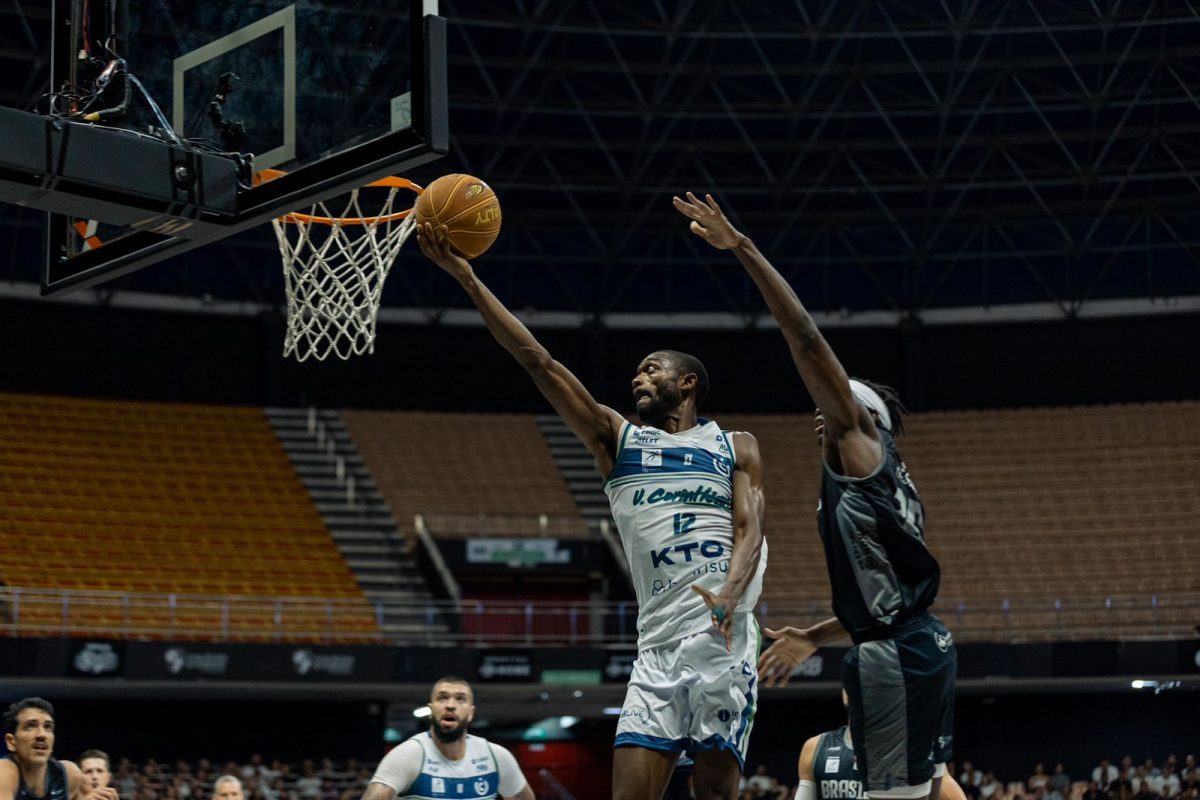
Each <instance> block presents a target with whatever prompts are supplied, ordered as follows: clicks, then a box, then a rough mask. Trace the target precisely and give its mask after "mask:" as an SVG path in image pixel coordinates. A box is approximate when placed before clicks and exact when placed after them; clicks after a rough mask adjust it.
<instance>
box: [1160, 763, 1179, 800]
mask: <svg viewBox="0 0 1200 800" xmlns="http://www.w3.org/2000/svg"><path fill="white" fill-rule="evenodd" d="M1160 780H1161V781H1162V789H1161V790H1160V791H1161V793H1162V796H1163V797H1166V798H1168V800H1170V798H1172V797H1176V796H1177V795H1178V794H1179V792H1180V790H1181V789H1182V788H1183V785H1182V783H1181V782H1180V780H1179V776H1178V775H1176V774H1175V767H1173V766H1172V765H1171V763H1170V761H1168V762H1167V764H1166V766H1164V767H1163V774H1162V776H1161V778H1160Z"/></svg>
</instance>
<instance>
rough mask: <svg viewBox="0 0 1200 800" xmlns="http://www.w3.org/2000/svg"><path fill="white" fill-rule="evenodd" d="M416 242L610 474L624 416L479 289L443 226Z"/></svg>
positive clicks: (425, 229)
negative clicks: (600, 399) (598, 399)
mask: <svg viewBox="0 0 1200 800" xmlns="http://www.w3.org/2000/svg"><path fill="white" fill-rule="evenodd" d="M417 241H418V243H419V244H420V246H421V252H423V253H424V254H425V255H426V257H428V258H429V260H430V261H432V262H433V263H435V264H437V265H438V266H439V267H441V268H442V269H444V270H445V271H446V272H448V273H450V275H451V276H453V277H454V279H455V280H457V281H458V282H459V283H460V284H462V287H463V288H464V289H466V291H467V295H468V296H470V298H471V301H472V302H473V303H475V307H476V308H477V309H479V314H480V316H482V317H483V321H484V323H485V324H486V325H487V328H488V330H489V331H491V333H492V336H494V337H495V339H496V341H497V342H499V343H500V345H501V346H502V347H503V348H504V349H505V350H507V351H508V352H509V353H511V354H512V357H513V358H515V359H516V360H517V362H518V363H519V364H520V365H521V366H522V367H524V368H525V371H526V372H528V373H529V375H530V377H532V378H533V382H534V383H535V384H536V385H537V387H538V389H539V390H540V391H541V393H542V394H543V395H544V396H545V397H546V399H547V400H549V401H550V405H552V406H554V410H555V411H557V412H558V414H559V416H560V417H562V418H563V421H564V422H566V423H567V426H568V427H569V428H570V429H571V431H572V432H574V434H575V435H576V436H578V437H579V439H580V440H581V441H582V442H583V443H584V445H585V446H586V447H587V449H588V450H589V451H590V452H591V454H592V456H593V457H594V458H595V459H596V466H597V467H599V469H600V472H601V473H602V474H604V475H607V474H608V473H610V472H611V471H612V468H613V459H614V458H615V457H616V453H617V439H618V437H619V436H620V434H621V425H622V424H624V422H625V420H624V418H623V417H622V416H621V415H620V414H618V413H617V412H616V411H614V410H612V409H611V408H609V407H608V406H604V405H601V404H600V403H597V402H596V399H595V398H594V397H592V395H591V393H590V392H588V390H587V389H585V388H584V386H583V384H582V383H580V382H579V379H578V378H576V377H575V376H574V375H573V374H572V373H571V371H570V370H568V369H567V368H566V367H565V366H563V365H562V364H561V363H559V362H558V361H556V360H555V359H554V358H552V357H551V355H550V353H549V351H548V350H546V348H545V347H543V346H542V345H541V343H540V342H538V340H537V339H535V338H534V336H533V334H532V333H530V332H529V329H528V328H526V327H525V326H524V325H523V324H522V323H521V321H520V320H519V319H517V318H516V317H515V316H513V314H512V312H511V311H509V310H508V309H507V308H505V307H504V304H503V303H501V302H500V300H499V299H497V298H496V296H495V295H494V294H492V292H491V290H490V289H488V288H487V287H486V286H484V285H483V282H482V281H480V280H479V278H478V277H476V275H475V270H473V269H472V268H471V265H470V263H469V262H467V260H466V259H464V258H462V257H461V256H459V255H457V254H456V253H454V251H452V250H451V249H450V244H449V240H448V238H447V236H446V227H445V226H444V225H443V226H440V227H439V228H438V229H437V230H434V228H433V226H432V225H430V224H428V223H426V224H425V225H424V226H419V227H418V228H417Z"/></svg>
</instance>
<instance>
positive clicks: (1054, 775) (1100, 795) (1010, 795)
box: [947, 755, 1200, 800]
mask: <svg viewBox="0 0 1200 800" xmlns="http://www.w3.org/2000/svg"><path fill="white" fill-rule="evenodd" d="M947 768H948V770H949V771H950V772H951V774H953V775H954V776H955V777H957V778H958V782H959V783H960V784H962V787H963V791H965V792H966V794H967V798H968V800H1200V769H1197V766H1196V756H1194V755H1188V756H1186V757H1185V758H1184V760H1183V762H1182V763H1181V762H1180V761H1179V759H1178V757H1177V756H1175V755H1169V756H1167V757H1166V758H1165V759H1164V760H1163V762H1162V763H1161V765H1159V764H1156V763H1155V762H1154V759H1153V758H1147V759H1146V760H1145V761H1143V762H1142V763H1141V764H1134V762H1133V758H1132V757H1131V756H1128V755H1127V756H1125V757H1124V758H1122V759H1121V762H1120V763H1119V764H1114V763H1112V761H1110V760H1109V759H1107V758H1104V759H1101V760H1100V763H1099V764H1097V765H1096V766H1095V767H1094V768H1092V770H1091V772H1090V773H1088V774H1085V775H1078V776H1074V777H1073V776H1072V775H1071V774H1070V773H1069V772H1068V771H1067V769H1066V767H1065V766H1064V765H1063V764H1062V763H1057V764H1055V765H1054V768H1053V769H1051V770H1050V771H1047V770H1046V766H1045V764H1042V763H1039V764H1035V765H1034V767H1033V773H1032V774H1031V775H1030V776H1029V777H1028V778H1027V779H1025V780H1024V781H1019V780H1004V779H1001V778H998V777H997V776H996V775H994V774H993V773H992V772H989V771H986V770H981V769H978V768H977V767H975V765H974V764H972V763H971V762H970V761H967V760H964V761H963V762H962V764H961V767H958V768H956V767H955V765H954V764H953V763H951V764H949V765H947ZM1006 777H1007V776H1006Z"/></svg>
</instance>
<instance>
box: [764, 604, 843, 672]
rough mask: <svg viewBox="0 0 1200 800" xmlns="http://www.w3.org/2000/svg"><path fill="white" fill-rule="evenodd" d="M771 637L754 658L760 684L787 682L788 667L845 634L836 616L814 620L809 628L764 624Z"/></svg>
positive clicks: (804, 659)
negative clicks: (763, 648)
mask: <svg viewBox="0 0 1200 800" xmlns="http://www.w3.org/2000/svg"><path fill="white" fill-rule="evenodd" d="M763 632H764V633H766V634H767V636H770V637H771V638H772V639H774V640H775V641H774V642H773V643H772V644H771V646H770V647H768V648H767V649H766V650H765V651H763V654H762V655H761V656H759V658H758V679H759V680H760V681H761V682H762V684H763V685H764V686H767V687H771V686H787V685H788V681H789V680H791V677H792V670H794V669H795V668H796V667H797V666H798V665H799V664H800V663H802V662H804V661H806V660H808V659H809V658H810V657H811V656H812V655H813V654H814V653H816V652H817V649H818V648H820V647H821V646H822V645H825V644H828V643H829V642H832V641H834V640H835V639H838V638H840V637H841V636H843V635H845V633H846V629H845V628H843V627H842V623H840V622H838V620H837V617H830V618H829V619H827V620H823V621H821V622H818V623H817V624H816V625H813V626H812V627H811V628H793V627H790V626H789V627H787V628H780V629H779V630H777V631H774V630H771V629H770V628H765V629H764V630H763Z"/></svg>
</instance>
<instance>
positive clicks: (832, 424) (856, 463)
mask: <svg viewBox="0 0 1200 800" xmlns="http://www.w3.org/2000/svg"><path fill="white" fill-rule="evenodd" d="M672 201H673V202H674V204H675V208H676V209H677V210H678V211H679V213H681V214H683V215H684V216H685V217H687V218H688V219H690V220H691V221H692V222H691V225H690V226H689V227H690V229H691V231H692V233H694V234H696V235H697V236H699V237H700V238H701V239H703V240H704V241H706V242H708V243H709V244H710V245H712V246H713V247H715V248H717V249H718V250H732V251H733V253H734V255H735V256H737V259H738V261H740V262H741V264H742V266H743V267H745V269H746V272H747V273H748V274H749V275H750V278H751V279H752V280H753V281H754V283H755V285H756V286H758V289H759V291H760V292H762V295H763V299H764V300H766V301H767V307H768V308H769V309H770V310H771V315H772V316H773V317H775V321H776V322H778V323H779V327H780V329H781V330H782V331H783V338H784V339H785V340H787V343H788V348H789V349H790V350H791V351H792V360H793V361H794V362H795V364H796V369H797V370H799V372H800V378H801V379H802V380H803V381H804V385H805V386H806V387H807V388H808V391H809V394H811V395H812V398H813V400H814V401H815V402H816V404H817V407H818V408H820V409H821V413H822V414H823V415H824V417H825V430H826V433H828V434H829V435H830V436H831V437H832V438H833V439H834V440H835V441H837V442H838V446H839V450H840V451H841V461H842V466H843V468H844V469H845V471H846V474H848V475H850V476H851V477H864V476H866V475H869V474H870V473H871V472H872V471H873V470H874V469H875V468H876V467H877V466H878V465H879V460H880V458H881V457H882V450H881V448H880V445H879V436H878V434H877V433H876V431H875V423H874V421H873V420H872V419H871V415H870V414H868V413H867V411H866V410H865V409H863V407H862V406H860V405H859V404H858V403H857V402H856V401H855V399H854V395H853V393H852V392H851V391H850V378H849V376H848V375H846V370H845V368H843V367H842V364H841V362H840V361H838V359H837V356H836V355H834V352H833V349H832V348H831V347H830V346H829V343H828V342H826V341H825V337H824V336H822V335H821V331H820V330H818V329H817V324H816V322H815V321H814V320H813V318H812V315H811V314H809V313H808V310H807V309H806V308H805V307H804V304H803V303H801V302H800V298H799V297H798V296H797V295H796V293H795V292H794V291H793V290H792V287H791V286H790V285H788V282H787V281H786V280H784V279H783V276H782V275H780V274H779V271H778V270H777V269H775V267H773V266H772V265H771V262H769V261H767V259H766V257H765V256H763V254H762V253H760V252H759V251H758V248H757V247H756V246H755V244H754V242H753V241H751V239H750V237H748V236H746V235H745V234H743V233H741V232H740V231H738V230H737V229H736V228H734V227H733V223H731V222H730V221H729V219H728V218H726V216H725V214H724V213H723V212H722V211H721V207H720V206H718V205H717V201H716V200H714V199H713V196H712V195H711V194H709V195H705V196H704V200H700V199H699V198H698V197H696V196H695V195H694V194H692V193H691V192H688V193H687V199H686V200H685V199H681V198H679V197H675V198H672Z"/></svg>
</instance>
